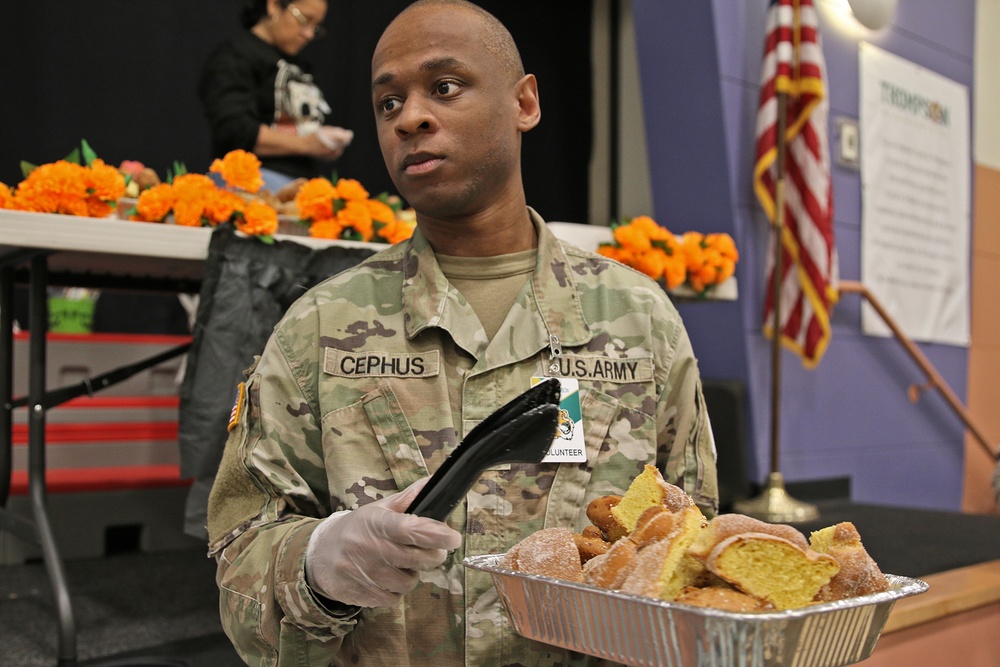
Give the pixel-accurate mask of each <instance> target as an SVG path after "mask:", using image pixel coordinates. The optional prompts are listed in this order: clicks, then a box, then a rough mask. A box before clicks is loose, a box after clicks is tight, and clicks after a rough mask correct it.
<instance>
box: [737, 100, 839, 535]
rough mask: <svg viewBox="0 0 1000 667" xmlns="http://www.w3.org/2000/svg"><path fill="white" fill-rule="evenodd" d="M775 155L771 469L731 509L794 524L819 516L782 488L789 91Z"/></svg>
mask: <svg viewBox="0 0 1000 667" xmlns="http://www.w3.org/2000/svg"><path fill="white" fill-rule="evenodd" d="M777 98H778V99H777V102H778V118H777V133H778V136H777V140H776V150H777V156H776V160H775V170H776V174H775V184H774V223H773V230H772V233H773V234H774V271H773V272H772V273H771V315H772V317H771V472H770V474H768V476H767V484H766V485H765V487H764V491H763V492H762V493H761V494H760V495H759V496H757V497H756V498H752V499H750V500H744V501H738V502H736V503H734V506H733V509H734V510H736V511H737V512H739V513H741V514H747V515H749V516H752V517H756V518H758V519H760V520H762V521H767V522H769V523H796V522H802V521H811V520H813V519H816V518H819V510H818V509H817V508H816V507H815V506H814V505H810V504H809V503H804V502H802V501H800V500H796V499H795V498H792V497H791V496H790V495H788V492H787V491H786V490H785V480H784V477H783V476H782V474H781V465H780V455H781V437H780V434H781V328H782V327H781V284H782V282H783V281H782V274H783V273H784V271H785V268H784V256H785V251H784V244H783V241H782V236H783V235H784V232H785V150H786V144H787V139H786V136H785V135H786V128H787V127H788V93H786V92H781V93H778V96H777Z"/></svg>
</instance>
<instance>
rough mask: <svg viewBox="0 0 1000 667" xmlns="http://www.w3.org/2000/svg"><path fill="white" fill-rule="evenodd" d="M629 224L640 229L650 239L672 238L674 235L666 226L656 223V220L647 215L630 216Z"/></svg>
mask: <svg viewBox="0 0 1000 667" xmlns="http://www.w3.org/2000/svg"><path fill="white" fill-rule="evenodd" d="M629 224H631V225H632V226H633V227H635V228H636V229H638V230H640V231H641V232H642V233H643V234H645V235H646V236H647V237H648V238H649V239H650V240H651V241H663V240H666V239H668V238H673V236H674V235H673V234H671V233H670V231H669V230H668V229H667V228H666V227H663V226H661V225H659V224H657V222H656V221H655V220H653V219H652V218H651V217H649V216H648V215H640V216H636V217H634V218H632V220H631V222H630V223H629Z"/></svg>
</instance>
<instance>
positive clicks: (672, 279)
mask: <svg viewBox="0 0 1000 667" xmlns="http://www.w3.org/2000/svg"><path fill="white" fill-rule="evenodd" d="M686 278H687V267H686V266H685V265H684V258H683V257H681V256H679V255H674V256H673V257H668V258H667V261H666V262H665V263H664V265H663V283H664V284H665V285H666V286H667V289H674V288H676V287H679V286H681V285H683V284H684V281H685V280H686Z"/></svg>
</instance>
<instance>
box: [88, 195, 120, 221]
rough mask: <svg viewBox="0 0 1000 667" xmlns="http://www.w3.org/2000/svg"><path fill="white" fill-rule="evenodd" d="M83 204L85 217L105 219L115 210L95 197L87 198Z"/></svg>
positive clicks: (112, 206)
mask: <svg viewBox="0 0 1000 667" xmlns="http://www.w3.org/2000/svg"><path fill="white" fill-rule="evenodd" d="M84 204H85V205H86V206H87V215H88V216H89V217H91V218H107V217H108V216H110V215H111V214H112V213H113V212H114V210H115V206H114V205H112V204H111V203H109V202H106V201H104V200H103V199H98V198H97V197H95V196H90V197H87V200H86V201H85V202H84Z"/></svg>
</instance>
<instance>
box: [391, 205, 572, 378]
mask: <svg viewBox="0 0 1000 667" xmlns="http://www.w3.org/2000/svg"><path fill="white" fill-rule="evenodd" d="M528 212H529V214H530V215H531V221H532V222H533V223H534V225H535V229H536V230H537V232H538V256H537V258H536V260H535V271H534V273H533V274H532V276H531V280H530V289H529V290H528V293H527V294H522V296H524V297H526V298H525V299H524V300H522V299H521V298H520V297H519V299H518V302H517V303H515V305H514V307H513V308H512V309H511V313H510V314H509V315H508V318H507V320H505V322H504V324H503V326H502V327H501V329H500V331H499V332H498V333H497V335H496V337H495V338H494V340H493V344H492V345H490V347H489V349H487V341H486V336H485V333H484V332H483V331H482V328H481V327H469V325H468V322H469V321H470V318H472V321H477V320H476V319H475V317H474V315H473V313H472V309H471V307H470V306H469V305H468V303H466V301H465V299H464V298H463V297H462V295H461V294H460V293H459V292H458V291H456V290H455V289H454V288H453V287H452V286H451V284H450V283H449V282H448V279H447V278H445V277H444V274H443V273H442V272H441V269H440V267H439V266H438V263H437V258H436V257H435V256H434V250H433V249H432V248H431V246H430V244H429V243H428V242H427V239H426V238H425V237H424V236H423V234H421V233H420V230H419V229H417V230H416V231H415V232H414V234H413V238H412V239H411V240H410V244H409V247H408V248H407V250H406V261H405V264H404V277H403V310H404V313H405V315H406V318H405V322H406V337H407V338H408V339H413V338H414V337H415V336H417V335H418V334H419V333H420V332H421V331H423V330H424V329H427V328H429V327H440V328H443V329H445V330H447V331H448V332H449V333H450V334H451V336H452V337H453V338H454V339H455V342H456V343H458V344H459V345H460V346H461V347H462V348H463V349H465V350H466V351H467V352H469V353H470V354H472V355H473V356H475V357H476V358H477V359H479V360H480V362H484V363H485V364H486V366H488V367H493V366H496V365H503V364H505V363H511V362H512V361H517V360H519V359H521V358H527V357H530V356H533V355H535V354H537V353H538V351H539V350H541V349H543V348H546V347H549V345H550V342H551V340H552V338H551V337H553V336H554V337H555V340H557V341H558V343H559V344H560V345H564V346H570V347H572V346H579V345H582V344H584V343H586V342H587V341H589V340H590V338H591V333H590V327H589V326H588V325H587V322H586V320H584V317H583V308H582V305H581V303H580V298H579V293H578V291H577V285H576V276H575V275H574V274H573V271H572V267H571V265H570V262H569V260H568V259H567V257H566V253H565V251H564V250H563V247H562V245H561V244H560V242H559V240H558V239H557V238H556V237H555V235H554V234H553V233H552V232H551V231H550V230H549V229H548V226H547V225H546V224H545V221H544V220H543V219H542V217H541V216H540V215H538V213H536V212H535V211H534V210H533V209H531V208H530V207H529V209H528ZM470 329H477V330H476V331H471V330H470ZM501 337H503V340H498V339H500V338H501ZM484 355H486V358H485V359H484Z"/></svg>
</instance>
